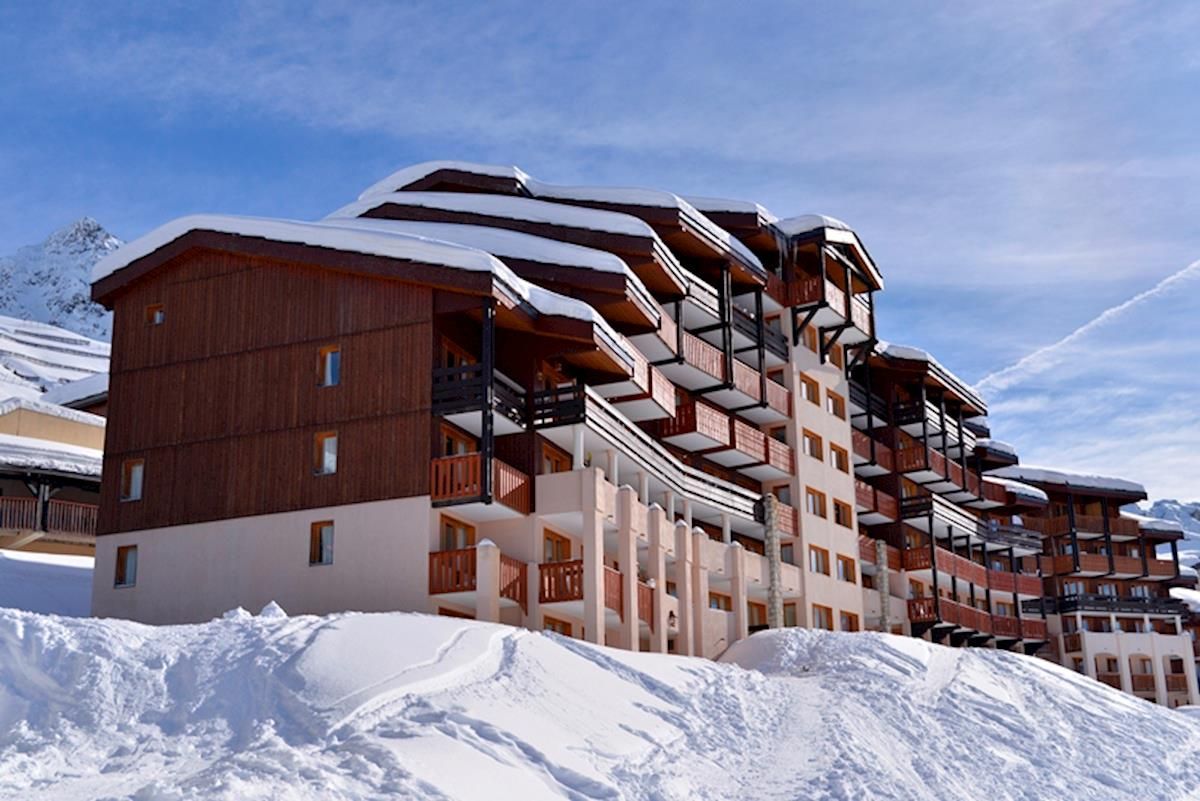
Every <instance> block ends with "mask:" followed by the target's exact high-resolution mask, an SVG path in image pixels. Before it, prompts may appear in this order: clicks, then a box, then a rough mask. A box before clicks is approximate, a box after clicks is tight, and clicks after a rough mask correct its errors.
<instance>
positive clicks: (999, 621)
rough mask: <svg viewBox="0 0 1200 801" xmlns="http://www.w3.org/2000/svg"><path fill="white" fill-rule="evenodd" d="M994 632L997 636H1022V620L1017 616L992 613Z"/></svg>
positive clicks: (1012, 637)
mask: <svg viewBox="0 0 1200 801" xmlns="http://www.w3.org/2000/svg"><path fill="white" fill-rule="evenodd" d="M992 633H993V634H995V635H996V636H997V637H1007V638H1010V639H1014V640H1015V639H1018V638H1019V637H1020V636H1021V621H1020V620H1019V619H1017V618H1015V617H1006V616H1004V615H992Z"/></svg>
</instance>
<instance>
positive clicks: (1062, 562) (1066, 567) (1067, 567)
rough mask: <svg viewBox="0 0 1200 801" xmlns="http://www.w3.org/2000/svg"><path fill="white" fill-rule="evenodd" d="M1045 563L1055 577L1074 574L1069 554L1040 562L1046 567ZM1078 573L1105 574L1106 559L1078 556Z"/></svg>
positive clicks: (1096, 554) (1100, 556) (1086, 555)
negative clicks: (1051, 569)
mask: <svg viewBox="0 0 1200 801" xmlns="http://www.w3.org/2000/svg"><path fill="white" fill-rule="evenodd" d="M1047 562H1049V564H1050V565H1051V567H1052V568H1053V569H1054V575H1056V576H1068V575H1071V574H1072V573H1074V572H1075V563H1074V561H1073V559H1072V558H1071V555H1070V554H1060V555H1058V556H1055V557H1054V558H1053V560H1047V559H1043V560H1042V564H1043V565H1046V564H1047ZM1079 572H1080V573H1107V572H1108V557H1107V556H1105V555H1103V554H1098V553H1081V554H1079ZM1139 572H1140V570H1139Z"/></svg>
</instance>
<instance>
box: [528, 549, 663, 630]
mask: <svg viewBox="0 0 1200 801" xmlns="http://www.w3.org/2000/svg"><path fill="white" fill-rule="evenodd" d="M538 570H539V575H538V603H540V604H582V602H583V560H582V559H575V560H572V561H570V562H544V563H542V564H541V565H538ZM602 589H603V591H604V608H605V609H608V610H611V611H613V612H615V613H616V614H617V615H618V616H620V617H623V615H624V606H623V604H622V603H621V595H622V593H621V572H620V571H619V570H613V569H612V568H611V567H608V566H607V565H605V566H604V580H603V588H602ZM638 594H639V596H640V595H641V592H640V590H639V593H638ZM651 604H653V596H652V600H651ZM639 606H640V598H639ZM579 611H582V607H580V608H579ZM639 612H640V610H639Z"/></svg>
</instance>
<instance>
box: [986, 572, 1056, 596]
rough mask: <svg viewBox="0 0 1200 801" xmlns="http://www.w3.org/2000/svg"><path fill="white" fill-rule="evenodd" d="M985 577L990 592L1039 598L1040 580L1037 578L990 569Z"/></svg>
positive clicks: (1040, 592)
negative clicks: (1013, 593) (1012, 593)
mask: <svg viewBox="0 0 1200 801" xmlns="http://www.w3.org/2000/svg"><path fill="white" fill-rule="evenodd" d="M987 576H988V578H987V582H988V587H989V588H990V589H991V590H992V592H1015V593H1016V594H1017V595H1026V596H1032V597H1034V598H1038V597H1041V594H1042V580H1041V579H1040V578H1038V577H1037V576H1030V575H1028V574H1025V573H1010V572H1009V571H1007V570H991V569H989V570H988V572H987Z"/></svg>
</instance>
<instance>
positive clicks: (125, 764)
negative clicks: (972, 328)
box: [0, 609, 1200, 801]
mask: <svg viewBox="0 0 1200 801" xmlns="http://www.w3.org/2000/svg"><path fill="white" fill-rule="evenodd" d="M271 611H272V613H271V614H264V615H261V616H259V617H253V616H250V615H249V614H247V613H245V612H243V611H241V610H238V611H237V612H234V613H230V614H228V615H226V617H225V619H221V620H214V621H212V622H210V623H207V624H203V625H196V626H176V627H163V628H153V627H148V626H143V625H139V624H135V623H129V622H122V621H111V620H94V619H71V618H64V617H53V616H41V615H37V614H32V613H27V612H18V611H13V610H0V797H3V798H21V799H56V800H59V799H66V800H68V801H69V800H71V799H85V798H86V799H98V798H103V799H115V798H122V799H136V800H137V801H148V800H149V799H155V800H156V801H160V800H162V799H183V798H206V799H266V798H289V799H293V798H295V799H307V798H313V799H317V798H320V799H351V798H355V799H357V798H380V797H385V796H386V797H389V798H391V797H395V798H434V799H445V798H481V799H482V798H486V799H509V798H512V799H537V798H571V799H590V798H613V799H615V798H638V799H662V800H666V799H729V798H754V799H775V798H787V799H794V798H811V799H823V798H889V799H953V798H972V799H978V798H988V799H989V801H1003V800H1004V799H1034V798H1038V799H1044V798H1072V799H1084V798H1105V799H1134V798H1138V799H1144V798H1151V797H1152V798H1159V799H1170V798H1184V797H1187V796H1189V795H1191V794H1194V793H1196V792H1200V775H1198V774H1197V772H1196V770H1195V764H1196V758H1197V756H1198V755H1200V723H1197V722H1195V720H1194V719H1192V718H1189V717H1188V716H1185V715H1180V714H1176V713H1173V712H1171V711H1169V710H1165V709H1162V708H1159V707H1156V706H1153V705H1151V704H1148V703H1145V702H1143V701H1139V700H1136V699H1134V698H1131V697H1128V696H1124V695H1121V694H1120V693H1118V692H1116V691H1113V690H1110V689H1108V688H1107V687H1104V686H1102V685H1100V684H1097V683H1095V682H1092V681H1090V680H1088V679H1085V678H1082V677H1079V676H1076V675H1074V674H1071V673H1069V672H1067V671H1064V670H1062V669H1060V668H1057V667H1055V666H1053V665H1050V664H1047V663H1045V662H1041V661H1037V660H1033V659H1029V658H1025V657H1018V656H1014V655H1011V654H1007V653H1000V652H991V651H975V650H950V649H945V648H941V647H939V646H932V645H929V644H927V643H924V642H921V641H917V640H912V639H907V638H901V637H893V636H889V635H876V634H854V635H848V634H833V633H826V632H816V631H807V630H796V629H793V630H788V631H786V632H771V633H762V634H758V635H755V636H754V637H751V638H750V639H749V640H747V641H744V642H743V643H741V644H739V645H737V646H735V647H734V648H733V649H731V651H730V653H729V654H728V658H729V660H731V662H733V663H735V664H717V663H713V662H706V661H702V660H697V659H685V658H677V657H668V656H659V655H648V654H630V653H626V652H622V651H616V650H611V649H606V648H600V647H595V646H591V645H587V644H584V643H581V642H579V641H576V640H569V639H565V638H561V637H557V636H554V635H543V634H537V633H532V632H528V631H524V630H518V629H513V628H508V627H503V626H496V625H489V624H482V623H475V622H472V621H462V620H453V619H448V618H433V617H428V616H423V615H414V614H399V613H397V614H375V615H366V614H353V613H351V614H342V615H335V616H330V617H325V618H318V617H298V618H288V617H286V615H284V614H283V613H282V612H280V611H279V610H277V609H276V610H271Z"/></svg>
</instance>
